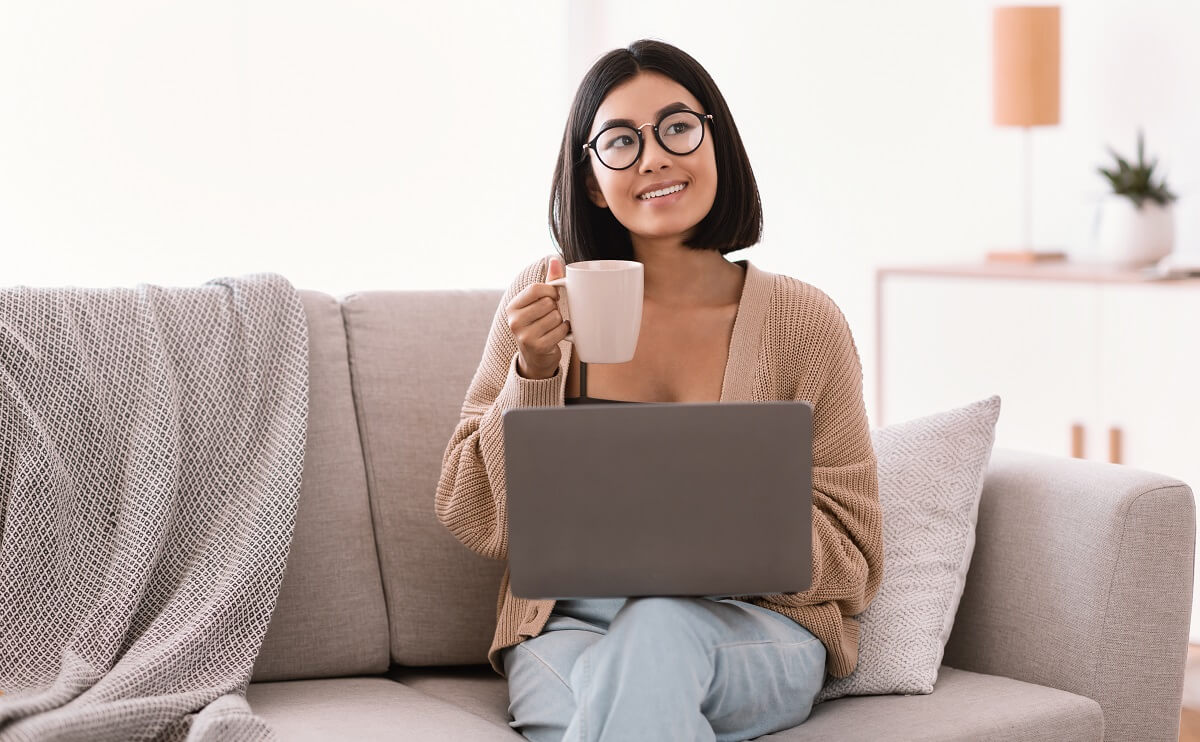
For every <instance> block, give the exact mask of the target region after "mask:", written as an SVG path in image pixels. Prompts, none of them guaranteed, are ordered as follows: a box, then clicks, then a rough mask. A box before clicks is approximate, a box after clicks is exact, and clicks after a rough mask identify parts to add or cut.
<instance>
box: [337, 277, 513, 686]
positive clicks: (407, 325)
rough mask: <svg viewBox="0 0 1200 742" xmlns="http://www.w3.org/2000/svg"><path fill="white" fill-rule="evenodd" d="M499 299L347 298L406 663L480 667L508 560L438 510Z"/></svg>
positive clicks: (385, 564) (363, 423) (375, 501)
mask: <svg viewBox="0 0 1200 742" xmlns="http://www.w3.org/2000/svg"><path fill="white" fill-rule="evenodd" d="M501 296H502V292H501V291H499V290H473V291H405V292H396V291H392V292H369V293H361V294H355V295H352V296H348V297H346V298H345V299H344V300H343V303H342V312H343V315H344V316H345V319H346V336H347V340H348V342H349V347H350V373H351V378H352V379H353V384H354V401H355V405H356V408H357V410H358V421H359V430H360V432H361V435H362V441H363V451H364V455H365V461H366V470H367V484H368V487H369V489H370V493H371V507H372V512H373V513H374V518H375V521H374V522H375V537H376V540H377V541H378V544H379V564H380V569H381V570H382V573H383V584H384V591H385V594H386V596H387V606H388V617H389V626H390V629H391V649H392V659H393V660H394V661H395V662H397V663H400V664H404V665H455V664H475V663H482V662H486V661H487V649H488V647H489V646H490V644H491V640H492V633H493V632H494V630H495V625H496V598H497V592H498V590H499V587H500V578H501V576H502V575H503V571H504V563H503V562H498V561H494V560H489V559H485V558H484V557H481V556H478V555H476V554H475V553H474V552H471V551H469V550H467V548H466V547H464V546H463V545H462V544H460V543H459V542H458V541H457V540H456V539H455V538H454V536H452V535H451V534H450V532H449V531H447V530H446V528H445V527H444V526H443V525H442V524H441V523H439V522H438V519H437V516H436V514H435V513H434V495H435V493H436V490H437V482H438V477H439V475H440V473H441V467H442V455H443V454H444V453H445V451H446V445H447V444H448V443H449V442H450V436H451V435H452V434H453V433H454V428H455V426H456V425H457V424H458V419H459V414H460V412H461V409H462V403H463V399H464V397H466V393H467V386H468V385H469V384H470V382H471V378H472V377H473V376H474V374H475V369H476V368H477V367H478V366H479V362H480V360H481V359H482V358H483V346H484V343H485V341H486V340H487V333H488V330H489V329H490V327H491V324H492V318H493V316H494V315H495V312H496V309H497V306H498V305H499V303H500V298H501Z"/></svg>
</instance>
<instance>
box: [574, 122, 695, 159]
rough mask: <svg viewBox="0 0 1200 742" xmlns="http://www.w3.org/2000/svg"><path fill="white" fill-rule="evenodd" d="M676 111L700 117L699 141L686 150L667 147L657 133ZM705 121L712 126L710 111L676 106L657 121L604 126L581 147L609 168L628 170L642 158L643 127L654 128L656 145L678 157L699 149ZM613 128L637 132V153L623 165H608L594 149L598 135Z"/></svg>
mask: <svg viewBox="0 0 1200 742" xmlns="http://www.w3.org/2000/svg"><path fill="white" fill-rule="evenodd" d="M677 113H690V114H692V115H693V116H695V117H696V118H698V119H700V141H698V142H696V146H695V147H692V148H691V149H689V150H688V151H687V152H676V151H675V150H673V149H671V148H670V147H668V146H667V145H666V144H664V143H663V140H662V137H661V136H660V135H659V133H658V125H659V124H661V123H662V122H663V121H666V120H667V119H668V118H670V117H671V116H674V115H675V114H677ZM705 121H708V122H709V126H712V124H713V115H712V114H711V113H700V112H699V111H693V110H692V109H690V108H678V109H676V110H674V111H668V112H667V113H664V114H663V115H662V116H661V117H659V119H658V122H657V123H651V122H649V121H647V122H646V123H644V124H642V125H641V126H636V127H635V126H627V125H625V124H613V125H612V126H609V127H605V128H603V129H601V130H600V131H598V132H596V136H594V137H592V138H591V139H590V140H589V141H586V142H584V143H583V146H582V147H581V149H583V150H584V152H585V154H584V156H585V157H586V156H587V155H586V152H587V150H589V149H590V150H591V151H593V152H595V153H596V159H597V160H599V161H600V164H601V165H603V166H604V167H606V168H608V169H609V170H628V169H629V168H631V167H633V166H634V165H636V164H637V161H638V160H640V159H642V151H643V150H645V149H646V138H645V137H644V136H643V135H642V129H644V128H645V127H647V126H649V127H651V128H653V129H654V140H655V141H656V142H658V146H660V147H662V148H663V149H665V150H666V151H668V152H670V153H671V154H673V155H678V156H680V157H683V156H684V155H690V154H691V153H693V152H695V151H696V150H698V149H700V145H701V144H704V122H705ZM613 129H633V130H634V131H636V132H637V137H638V149H637V154H635V155H634V156H633V161H632V162H630V163H629V164H628V165H626V166H625V167H613V166H612V165H609V164H608V163H607V162H605V161H604V158H603V157H601V156H600V152H599V151H597V150H596V142H598V141H600V137H602V136H604V132H606V131H612V130H613ZM582 162H583V161H582V160H580V163H582Z"/></svg>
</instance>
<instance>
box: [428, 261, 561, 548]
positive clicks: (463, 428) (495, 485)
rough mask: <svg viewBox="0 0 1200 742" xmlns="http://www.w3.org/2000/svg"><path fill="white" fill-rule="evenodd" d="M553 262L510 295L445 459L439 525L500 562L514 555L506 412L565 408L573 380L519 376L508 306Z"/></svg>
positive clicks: (520, 280)
mask: <svg viewBox="0 0 1200 742" xmlns="http://www.w3.org/2000/svg"><path fill="white" fill-rule="evenodd" d="M547 268H548V260H547V259H546V258H543V259H542V260H540V261H538V262H536V263H533V264H531V265H530V266H527V267H526V268H525V269H524V270H523V271H522V272H521V274H520V275H519V276H518V277H517V278H516V280H514V281H513V283H512V285H511V286H509V288H508V290H507V291H505V293H504V296H503V298H501V299H500V305H499V306H498V307H497V308H496V314H495V316H494V317H493V320H492V327H491V330H490V332H489V334H488V339H487V344H486V345H485V346H484V351H483V359H482V360H481V361H480V363H479V368H478V369H477V370H476V371H475V376H474V378H473V379H472V380H471V384H470V386H469V387H468V388H467V395H466V399H465V400H464V401H463V405H462V412H461V414H460V416H459V421H458V425H457V427H456V428H455V429H454V434H453V435H452V436H451V438H450V442H449V444H447V446H446V451H445V453H444V454H443V456H442V472H441V475H440V476H439V478H438V485H437V494H436V497H435V509H436V511H437V517H438V520H440V521H441V522H442V524H443V525H445V526H446V528H448V529H449V530H450V532H451V533H453V534H454V536H455V537H456V538H457V539H458V540H459V541H461V542H462V543H463V545H465V546H466V547H467V548H469V549H471V550H472V551H475V552H477V553H479V554H482V555H483V556H486V557H490V558H492V559H506V558H507V557H508V508H507V502H506V487H505V473H504V429H503V425H502V423H503V421H502V416H503V415H504V412H505V411H506V410H509V409H513V408H516V407H535V406H547V407H548V406H554V405H562V404H563V393H564V390H565V381H566V377H565V374H563V373H562V372H561V371H559V372H558V373H556V374H555V375H554V376H551V377H550V378H548V379H526V378H524V377H522V376H521V375H520V374H518V373H517V356H518V354H517V340H516V337H515V336H514V335H513V334H512V330H511V329H509V327H508V317H507V314H506V313H505V311H504V308H505V307H506V306H507V305H508V303H509V302H510V301H512V299H513V297H514V296H516V295H517V294H518V293H520V292H521V291H522V290H523V289H524V288H525V287H527V286H529V285H530V284H532V283H535V282H538V281H542V280H544V279H545V276H546V270H547Z"/></svg>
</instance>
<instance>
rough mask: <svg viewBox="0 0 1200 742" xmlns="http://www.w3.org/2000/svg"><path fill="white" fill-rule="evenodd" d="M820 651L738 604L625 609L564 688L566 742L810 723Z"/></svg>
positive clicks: (665, 602)
mask: <svg viewBox="0 0 1200 742" xmlns="http://www.w3.org/2000/svg"><path fill="white" fill-rule="evenodd" d="M824 679H825V647H824V646H823V645H822V644H821V642H820V641H819V640H818V639H816V638H815V637H814V636H813V635H812V634H810V633H809V632H808V631H807V630H806V629H805V628H804V627H802V626H800V625H799V624H797V623H796V622H794V621H792V620H791V619H789V618H787V617H786V616H782V615H779V614H777V613H775V612H774V611H770V610H767V609H765V608H759V607H758V606H755V605H752V604H750V603H744V602H741V601H736V600H721V601H715V600H709V599H705V598H637V599H631V600H629V602H628V603H626V605H625V607H624V608H623V609H622V610H621V612H620V613H618V614H617V616H616V618H615V619H614V620H613V622H612V624H611V625H610V626H609V629H608V634H607V635H606V636H605V637H604V638H603V640H601V641H597V642H595V643H593V644H591V646H590V647H587V648H586V649H585V650H583V651H582V652H581V653H580V654H579V655H577V659H576V660H575V662H574V667H573V668H572V670H571V674H570V676H569V677H568V678H567V682H566V683H565V685H566V686H568V687H569V688H570V689H571V690H572V691H573V693H574V700H575V705H576V709H575V715H574V716H573V717H572V719H571V722H570V724H569V725H568V727H567V730H566V733H565V736H564V737H563V739H564V740H572V741H574V740H675V739H677V740H687V741H688V742H692V740H714V739H715V740H744V739H751V738H753V737H757V736H760V735H763V734H768V733H770V732H773V731H778V730H780V729H787V728H789V727H792V726H795V725H797V724H799V723H801V722H803V721H804V720H805V719H807V718H808V714H809V712H810V711H811V710H812V701H813V698H814V697H815V696H816V694H817V692H818V691H819V690H820V688H821V684H822V683H823V682H824Z"/></svg>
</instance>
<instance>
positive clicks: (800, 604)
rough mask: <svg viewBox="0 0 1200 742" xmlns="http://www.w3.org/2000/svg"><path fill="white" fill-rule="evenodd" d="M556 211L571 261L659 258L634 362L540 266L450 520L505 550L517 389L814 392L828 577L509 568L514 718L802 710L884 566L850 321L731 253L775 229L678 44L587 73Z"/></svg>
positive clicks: (446, 484) (521, 293)
mask: <svg viewBox="0 0 1200 742" xmlns="http://www.w3.org/2000/svg"><path fill="white" fill-rule="evenodd" d="M550 224H551V229H552V232H553V234H554V237H555V239H556V241H557V243H558V246H559V248H560V249H561V253H562V256H563V258H565V260H566V262H568V263H573V262H576V261H580V260H592V259H600V258H615V259H626V260H636V261H638V262H640V263H643V264H644V266H645V268H644V273H645V299H644V307H643V315H642V325H641V332H640V335H639V339H638V346H637V352H636V354H635V356H634V358H633V360H632V361H630V362H628V363H624V364H614V365H600V366H596V367H594V368H591V369H589V368H587V367H586V366H585V365H584V364H581V363H580V362H579V360H578V359H577V358H576V357H575V356H574V354H573V353H572V344H571V342H570V341H567V340H566V339H565V338H566V335H567V333H568V331H569V329H570V328H569V323H567V322H564V321H563V319H562V317H561V316H560V314H559V312H558V309H557V303H556V299H557V296H558V294H557V288H556V287H551V286H548V285H547V284H546V282H547V281H550V280H553V279H554V278H557V277H559V276H561V275H563V266H562V262H561V261H560V260H558V259H557V258H555V257H547V258H543V259H541V260H539V261H537V262H536V263H534V264H532V265H530V266H528V267H526V268H525V269H524V270H523V271H522V272H521V274H520V275H519V276H518V277H517V278H516V280H515V281H514V282H513V283H512V285H511V286H510V287H509V289H508V291H507V293H506V294H505V295H504V298H503V299H502V301H501V303H500V306H499V307H498V308H497V312H496V316H495V321H494V323H493V326H492V329H491V334H490V336H489V337H488V341H487V346H486V349H485V351H484V356H483V360H482V362H481V364H480V366H479V369H478V371H477V372H476V374H475V377H474V379H473V381H472V382H471V385H470V388H469V389H468V391H467V397H466V400H465V402H464V403H463V408H462V417H461V421H460V422H459V425H458V427H457V429H456V430H455V432H454V435H453V437H452V439H451V440H450V443H449V445H448V447H447V449H446V453H445V456H444V458H443V465H442V475H441V479H440V481H439V483H438V488H437V513H438V517H439V518H440V520H441V521H442V523H443V524H445V525H446V527H447V528H449V529H450V530H451V531H452V532H453V533H454V535H455V536H456V537H457V538H458V539H459V540H460V541H462V543H463V544H465V545H466V546H468V547H469V548H471V549H473V550H475V551H477V552H479V553H480V554H483V555H485V556H488V557H492V558H494V559H505V558H506V555H507V547H508V543H507V539H508V527H507V515H506V502H505V473H504V453H503V438H502V428H501V415H502V414H503V413H504V411H505V410H507V409H510V408H513V407H526V406H533V405H562V404H601V403H610V404H611V403H626V404H633V403H638V402H659V403H661V402H727V401H765V400H805V401H808V402H809V403H810V404H812V406H813V452H812V453H813V467H812V473H813V493H812V494H813V533H812V538H813V565H812V578H813V579H812V587H811V589H809V590H807V591H805V592H802V593H781V594H774V595H767V596H757V597H746V598H745V600H737V599H724V600H714V599H704V598H636V599H630V600H624V599H612V600H570V601H565V600H564V601H557V602H555V601H530V600H524V599H521V598H517V597H515V596H513V595H512V593H511V592H510V591H509V589H508V574H507V572H506V573H505V576H504V579H503V581H502V583H501V585H500V595H499V602H498V605H497V624H496V633H495V637H494V639H493V641H492V647H491V650H490V651H489V653H488V657H489V660H490V661H491V663H492V666H493V667H494V668H495V669H496V671H497V672H499V673H501V674H503V675H506V676H507V677H508V684H509V698H510V704H509V710H510V712H511V714H512V716H513V721H512V722H511V724H512V726H513V727H515V728H516V729H518V730H520V731H521V733H522V734H524V735H525V736H526V737H527V738H529V739H533V740H559V739H569V740H583V739H587V740H593V739H606V740H607V739H612V740H640V739H646V740H674V739H678V740H689V741H691V740H702V739H719V740H741V739H748V738H752V737H757V736H759V735H762V734H767V733H769V732H773V731H777V730H780V729H786V728H788V727H792V726H795V725H796V724H799V723H801V722H803V721H804V720H805V719H806V718H808V714H809V712H810V711H811V708H812V701H813V698H814V696H815V695H816V693H817V692H818V691H819V690H820V688H821V685H822V683H823V681H824V677H825V673H826V672H829V673H831V674H832V675H834V676H836V677H844V676H846V675H848V674H849V673H850V672H851V671H852V670H853V669H854V667H855V664H856V661H857V648H858V624H857V622H856V621H855V619H854V618H853V617H854V616H855V615H857V614H859V613H861V612H862V611H863V610H864V609H865V608H866V607H867V605H868V604H869V603H870V601H871V599H872V598H873V597H874V595H875V593H876V591H877V589H878V587H879V582H880V577H881V569H882V559H883V540H882V526H881V516H880V509H879V498H878V492H877V480H876V473H875V457H874V453H873V450H872V448H871V439H870V435H869V430H868V425H867V417H866V412H865V409H864V405H863V396H862V370H861V365H860V362H859V358H858V352H857V349H856V347H855V345H854V341H853V339H852V337H851V334H850V330H849V328H848V326H847V324H846V320H845V318H844V317H843V315H842V313H841V312H840V311H839V310H838V308H837V306H835V305H834V303H833V301H832V300H831V299H830V298H829V297H828V296H826V295H825V294H824V293H822V292H821V291H820V290H818V289H816V288H815V287H813V286H811V285H809V284H807V283H804V282H803V281H800V280H797V279H794V278H790V277H788V276H784V275H776V274H771V273H768V272H766V271H763V270H760V269H758V268H756V267H755V266H753V265H751V264H750V262H749V261H747V260H739V261H736V262H730V261H728V260H726V259H725V257H724V256H725V254H726V253H728V252H731V251H733V250H737V249H740V248H743V247H748V246H750V245H752V244H754V243H756V242H757V241H758V239H759V234H760V231H761V225H762V212H761V205H760V202H759V196H758V189H757V186H756V184H755V180H754V174H753V172H752V171H751V169H750V163H749V162H748V161H747V159H746V153H745V150H744V148H743V146H742V142H741V138H740V137H739V135H738V131H737V127H736V126H735V125H734V122H733V116H732V115H731V114H730V112H729V109H728V107H727V106H726V104H725V99H724V97H723V96H722V95H721V93H720V91H719V90H718V89H717V87H716V85H715V84H714V83H713V81H712V79H711V78H710V77H709V75H708V73H707V72H706V71H705V70H704V69H703V68H702V67H701V66H700V65H699V64H698V63H697V62H696V61H695V60H694V59H692V57H690V56H688V55H687V54H685V53H684V52H682V51H680V50H679V49H677V48H675V47H673V46H670V45H668V44H664V43H661V42H656V41H638V42H635V43H634V44H632V45H630V46H629V47H628V48H627V49H617V50H614V51H612V52H610V53H608V54H607V55H605V56H604V57H602V58H601V59H600V60H599V61H598V62H596V64H595V65H594V66H593V67H592V68H591V69H590V70H589V71H588V73H587V75H586V76H585V77H584V79H583V82H582V83H581V84H580V86H579V90H578V92H577V93H576V96H575V100H574V103H573V104H572V106H571V111H570V115H569V117H568V119H567V126H566V131H565V133H564V134H563V144H562V150H561V152H560V154H559V159H558V166H557V168H556V170H555V175H554V186H553V190H552V193H551V199H550ZM564 486H568V485H567V483H564ZM731 496H736V494H731ZM546 558H548V559H553V558H554V556H553V555H549V554H548V555H547V557H546Z"/></svg>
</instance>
